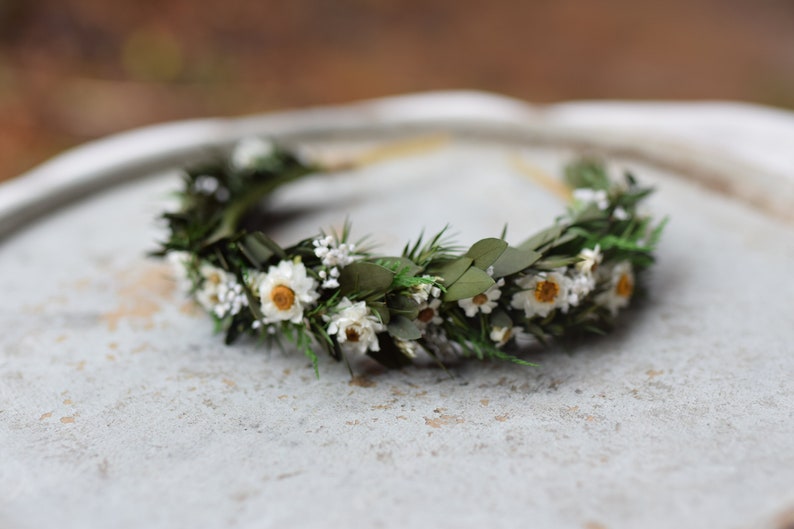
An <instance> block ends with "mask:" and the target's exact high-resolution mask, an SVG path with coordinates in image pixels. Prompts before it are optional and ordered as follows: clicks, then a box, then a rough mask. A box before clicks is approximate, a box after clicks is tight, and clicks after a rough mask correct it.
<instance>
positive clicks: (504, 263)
mask: <svg viewBox="0 0 794 529" xmlns="http://www.w3.org/2000/svg"><path fill="white" fill-rule="evenodd" d="M540 258H541V254H540V252H535V251H532V250H519V249H518V248H513V247H512V246H509V247H507V248H505V251H504V253H502V255H500V256H499V259H497V260H496V262H495V263H494V264H493V277H495V278H496V279H499V278H500V277H504V276H509V275H511V274H515V273H517V272H520V271H521V270H524V269H526V268H529V267H530V266H532V264H533V263H535V261H537V260H538V259H540Z"/></svg>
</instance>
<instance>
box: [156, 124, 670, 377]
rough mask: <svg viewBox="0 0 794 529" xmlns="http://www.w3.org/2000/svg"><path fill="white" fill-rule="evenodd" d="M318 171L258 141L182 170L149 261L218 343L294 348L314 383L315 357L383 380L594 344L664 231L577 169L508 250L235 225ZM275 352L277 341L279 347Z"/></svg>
mask: <svg viewBox="0 0 794 529" xmlns="http://www.w3.org/2000/svg"><path fill="white" fill-rule="evenodd" d="M324 170H325V171H327V170H328V169H324V168H323V167H321V166H319V165H315V164H314V163H312V162H308V161H306V160H305V159H303V158H302V157H299V156H297V155H296V154H295V153H293V152H291V151H289V150H286V149H283V148H280V147H278V146H275V145H273V144H271V143H268V142H265V141H263V140H259V139H252V140H245V141H243V142H241V143H240V144H239V145H238V146H237V147H236V149H235V150H234V152H233V153H232V156H231V157H229V158H228V159H221V160H217V161H215V162H211V163H208V164H205V165H203V166H200V167H194V168H191V169H188V170H187V171H186V172H185V175H184V188H183V190H182V192H181V195H180V196H181V207H180V209H179V210H178V211H176V212H169V213H165V214H164V215H163V217H164V219H165V221H166V222H167V225H168V230H169V233H168V239H167V240H166V241H165V242H164V243H162V248H161V249H160V250H159V251H158V252H156V253H155V255H158V256H165V257H166V258H167V259H168V260H169V261H171V262H172V263H174V265H175V266H176V270H177V274H178V277H179V278H180V281H181V282H182V283H183V284H184V285H185V287H186V288H187V289H188V290H189V292H190V294H191V295H192V296H193V297H194V298H195V300H196V301H197V302H198V303H199V304H200V305H201V306H202V307H203V308H204V309H206V310H207V312H208V313H209V314H210V315H211V316H212V318H213V319H214V320H215V323H216V329H217V330H219V331H223V332H224V333H225V336H226V340H225V341H226V343H227V344H230V343H232V342H234V341H235V340H236V339H237V338H238V337H240V336H242V335H254V336H258V337H261V338H263V339H265V340H274V341H277V342H281V341H282V340H286V341H288V342H291V343H292V344H294V345H295V346H296V347H297V348H298V349H299V350H300V351H302V352H303V353H304V354H305V355H306V356H307V357H308V358H309V359H310V360H311V362H312V364H313V366H314V369H315V372H317V361H318V357H317V351H318V350H325V352H327V353H328V354H329V355H330V356H331V357H333V358H334V359H336V360H342V359H345V360H347V355H351V354H352V355H368V356H370V357H372V358H373V359H375V360H376V361H378V362H380V363H381V364H383V365H384V366H387V367H400V366H404V365H407V364H410V363H411V362H412V360H413V359H414V358H416V356H417V353H418V352H419V351H424V352H425V353H427V354H429V355H431V356H432V357H434V358H436V359H437V360H438V361H439V362H441V360H443V359H444V358H446V357H447V356H448V355H455V356H463V357H476V358H478V359H481V360H482V359H486V358H497V359H505V360H510V361H513V362H516V363H519V364H524V365H533V364H530V363H529V362H527V361H525V360H523V359H521V358H519V357H517V356H515V354H514V353H513V352H511V349H513V350H514V349H515V348H516V347H515V344H516V342H517V341H518V340H519V338H520V337H521V336H524V337H530V338H532V337H534V339H536V340H537V341H539V342H541V343H546V342H547V341H548V339H549V338H555V337H562V336H570V335H575V334H581V333H595V334H603V333H605V332H606V331H608V330H609V329H610V328H611V327H612V326H613V324H614V320H615V316H616V315H617V313H618V311H619V310H620V309H622V308H624V307H626V306H627V305H628V304H629V302H630V300H631V299H632V297H634V295H635V293H636V292H637V290H638V285H637V281H638V279H639V275H640V272H642V271H643V270H644V269H646V268H648V267H649V266H650V265H651V264H652V263H653V256H652V251H653V249H654V248H655V246H656V244H657V241H658V240H659V237H660V235H661V232H662V228H663V226H664V222H661V223H659V224H657V225H654V224H653V221H652V219H651V218H650V217H648V216H645V215H641V214H639V213H638V212H637V205H638V203H639V202H640V201H642V200H643V199H644V198H645V197H647V196H648V194H649V193H650V192H651V190H650V189H648V188H643V187H640V186H639V185H638V184H637V182H636V180H635V179H634V177H633V176H632V175H631V174H630V173H628V172H627V173H626V174H625V179H624V181H621V182H612V181H611V180H610V178H609V176H608V174H607V172H606V170H605V168H604V166H603V165H602V164H601V163H600V162H598V161H594V160H587V159H582V160H578V161H576V162H574V163H572V164H570V165H569V166H568V167H567V168H566V170H565V178H566V183H567V186H568V189H570V190H572V192H571V196H572V199H573V200H572V202H571V205H570V206H569V208H568V210H567V212H566V213H565V214H564V215H562V216H560V217H558V218H557V219H556V220H555V222H554V224H553V225H552V226H551V227H549V228H547V229H544V230H542V231H540V232H539V233H536V234H535V235H533V236H532V237H530V238H529V239H527V240H526V241H524V242H523V243H522V244H519V245H518V246H509V245H508V243H507V242H506V241H505V240H504V233H503V234H502V236H501V237H498V238H487V239H483V240H480V241H478V242H476V243H475V244H473V245H472V246H471V247H470V248H468V249H467V250H466V251H465V252H461V251H460V250H459V249H458V248H456V247H454V246H451V245H450V244H449V242H448V240H447V237H446V235H445V234H446V229H444V230H442V231H441V232H440V233H438V234H436V235H435V236H433V237H429V238H425V237H423V236H420V237H419V238H418V239H417V240H416V241H415V242H414V243H409V244H407V245H406V246H405V248H404V250H403V251H402V254H401V255H399V256H382V255H377V254H375V253H373V252H372V251H371V250H369V249H366V248H364V247H362V246H361V244H356V243H353V242H351V241H350V239H349V235H350V225H349V224H348V223H346V224H345V227H344V229H343V230H342V232H341V233H323V232H321V233H319V234H317V235H316V236H312V237H310V238H307V239H304V240H302V241H300V242H298V243H297V244H295V245H293V246H290V247H286V248H285V247H281V246H279V245H278V244H276V243H275V242H274V241H273V240H272V239H270V238H269V237H268V236H267V235H266V234H265V233H263V232H262V231H259V230H256V229H250V228H245V227H243V226H245V225H246V224H245V223H244V221H246V220H248V221H250V218H249V217H250V216H251V215H252V213H253V212H254V211H255V210H256V209H257V207H258V206H259V205H260V202H261V199H262V198H263V197H265V196H267V195H268V194H270V193H272V192H273V191H274V190H275V189H276V188H278V187H279V186H282V185H284V184H287V183H288V182H291V181H294V180H296V179H299V178H301V177H303V176H305V175H307V174H310V173H316V172H322V171H324ZM281 343H283V342H281Z"/></svg>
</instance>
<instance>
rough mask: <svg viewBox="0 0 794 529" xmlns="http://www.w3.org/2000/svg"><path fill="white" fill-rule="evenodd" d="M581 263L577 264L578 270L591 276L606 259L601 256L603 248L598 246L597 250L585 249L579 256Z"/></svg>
mask: <svg viewBox="0 0 794 529" xmlns="http://www.w3.org/2000/svg"><path fill="white" fill-rule="evenodd" d="M578 257H579V259H581V261H579V262H578V263H576V270H578V271H579V272H581V273H584V274H591V273H593V272H595V271H596V270H597V269H598V265H600V264H601V261H602V260H603V259H604V256H603V255H602V254H601V246H600V245H598V244H596V245H595V248H592V249H590V248H583V249H582V251H580V252H579V255H578Z"/></svg>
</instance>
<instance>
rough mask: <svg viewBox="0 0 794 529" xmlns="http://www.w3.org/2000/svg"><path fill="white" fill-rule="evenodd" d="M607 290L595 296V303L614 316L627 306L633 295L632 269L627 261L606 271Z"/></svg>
mask: <svg viewBox="0 0 794 529" xmlns="http://www.w3.org/2000/svg"><path fill="white" fill-rule="evenodd" d="M607 273H608V277H609V282H608V286H607V290H605V291H604V292H602V293H600V294H599V295H598V296H596V299H595V301H596V303H598V304H599V305H601V306H602V307H606V308H607V309H609V311H610V312H611V313H612V315H613V316H614V315H615V314H617V312H618V309H621V308H623V307H625V306H626V305H628V304H629V300H630V299H631V296H632V294H634V269H633V268H632V266H631V263H630V262H629V261H622V262H620V263H618V264H616V265H615V266H614V267H613V268H612V270H610V271H608V272H607Z"/></svg>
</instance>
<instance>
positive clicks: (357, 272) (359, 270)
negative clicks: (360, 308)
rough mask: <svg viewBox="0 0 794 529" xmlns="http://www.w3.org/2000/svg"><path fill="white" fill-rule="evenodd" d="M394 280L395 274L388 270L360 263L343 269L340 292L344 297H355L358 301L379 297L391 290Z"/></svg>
mask: <svg viewBox="0 0 794 529" xmlns="http://www.w3.org/2000/svg"><path fill="white" fill-rule="evenodd" d="M392 278H394V272H392V271H391V270H389V269H388V268H385V267H383V266H380V265H377V264H375V263H368V262H366V261H358V262H355V263H352V264H349V265H347V266H346V267H344V268H343V269H342V272H341V273H340V274H339V291H340V292H341V293H342V295H343V296H348V297H349V296H351V295H355V298H356V299H361V298H367V297H377V296H379V295H382V294H385V293H386V291H388V290H389V287H390V286H391V282H392Z"/></svg>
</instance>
